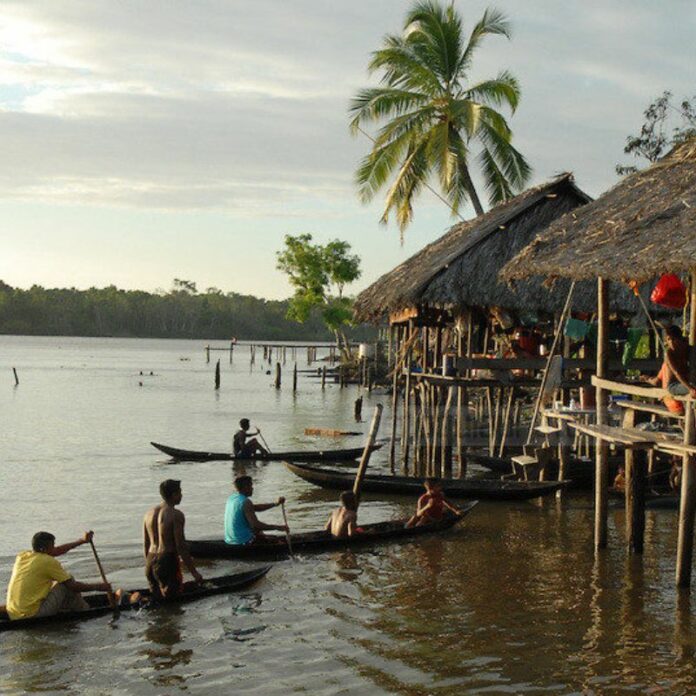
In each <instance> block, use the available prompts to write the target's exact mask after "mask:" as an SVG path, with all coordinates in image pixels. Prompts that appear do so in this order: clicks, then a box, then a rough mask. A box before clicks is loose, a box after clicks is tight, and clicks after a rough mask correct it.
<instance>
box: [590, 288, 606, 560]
mask: <svg viewBox="0 0 696 696" xmlns="http://www.w3.org/2000/svg"><path fill="white" fill-rule="evenodd" d="M608 292H609V282H608V281H607V280H605V279H604V278H597V367H596V370H595V371H596V374H597V377H599V378H605V377H606V376H607V357H608V343H609V342H608V333H609V298H608ZM595 401H596V408H597V425H606V422H607V392H606V391H605V390H604V389H602V388H601V387H597V388H596V396H595ZM608 487H609V448H608V445H607V443H606V442H604V441H603V440H600V439H599V438H597V439H596V440H595V528H594V543H595V549H603V548H606V545H607V513H608V495H609V494H608V491H607V489H608Z"/></svg>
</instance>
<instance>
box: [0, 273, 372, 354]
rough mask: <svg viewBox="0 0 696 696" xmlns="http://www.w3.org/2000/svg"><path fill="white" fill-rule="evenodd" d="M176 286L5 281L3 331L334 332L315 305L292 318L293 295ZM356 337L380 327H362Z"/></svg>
mask: <svg viewBox="0 0 696 696" xmlns="http://www.w3.org/2000/svg"><path fill="white" fill-rule="evenodd" d="M182 282H184V283H185V284H187V285H183V286H182V285H177V284H175V285H174V289H173V290H172V291H171V292H168V293H164V292H159V293H148V292H143V291H141V290H119V289H118V288H117V287H115V286H113V285H110V286H108V287H105V288H90V289H89V290H76V289H75V288H70V289H46V288H43V287H41V286H39V285H34V286H32V287H31V288H30V289H29V290H21V289H19V288H13V287H11V286H10V285H7V284H5V283H3V282H2V281H0V333H2V334H28V335H61V336H124V337H143V338H205V339H224V340H229V339H230V338H232V337H233V336H235V337H237V338H239V339H241V340H244V339H257V340H312V341H313V340H322V341H325V340H329V339H331V338H332V336H331V334H330V333H329V331H328V330H327V326H326V324H325V321H324V317H322V315H321V313H320V312H319V311H317V310H316V309H314V308H311V307H310V308H309V311H308V312H307V314H306V315H305V320H304V322H305V323H304V324H297V323H296V322H294V321H290V320H289V319H288V318H287V316H286V315H287V314H288V309H289V307H290V303H289V301H288V300H282V301H276V300H263V299H259V298H257V297H253V296H251V295H240V294H238V293H234V292H230V293H227V294H224V293H223V292H222V291H220V290H219V289H217V288H208V290H206V291H205V292H204V293H197V292H196V289H195V283H191V282H190V281H182ZM353 333H354V337H355V338H363V337H369V336H371V335H372V334H373V330H372V329H370V328H367V327H359V328H356V329H355V330H354V332H353Z"/></svg>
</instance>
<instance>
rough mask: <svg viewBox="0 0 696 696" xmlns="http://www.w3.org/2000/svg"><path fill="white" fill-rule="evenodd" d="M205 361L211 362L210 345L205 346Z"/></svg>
mask: <svg viewBox="0 0 696 696" xmlns="http://www.w3.org/2000/svg"><path fill="white" fill-rule="evenodd" d="M205 361H206V362H207V363H209V362H210V346H206V347H205Z"/></svg>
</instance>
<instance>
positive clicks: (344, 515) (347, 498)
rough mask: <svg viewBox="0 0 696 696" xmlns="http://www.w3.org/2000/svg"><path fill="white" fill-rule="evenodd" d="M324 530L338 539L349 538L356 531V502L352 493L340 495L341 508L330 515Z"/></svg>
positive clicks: (344, 492)
mask: <svg viewBox="0 0 696 696" xmlns="http://www.w3.org/2000/svg"><path fill="white" fill-rule="evenodd" d="M324 529H326V530H327V531H329V532H331V536H333V537H338V538H345V537H351V536H353V535H354V534H355V533H356V532H357V531H358V501H357V499H356V497H355V494H354V493H353V491H343V493H341V507H340V508H339V509H338V510H334V511H333V512H332V513H331V515H330V517H329V521H328V522H327V523H326V527H325V528H324Z"/></svg>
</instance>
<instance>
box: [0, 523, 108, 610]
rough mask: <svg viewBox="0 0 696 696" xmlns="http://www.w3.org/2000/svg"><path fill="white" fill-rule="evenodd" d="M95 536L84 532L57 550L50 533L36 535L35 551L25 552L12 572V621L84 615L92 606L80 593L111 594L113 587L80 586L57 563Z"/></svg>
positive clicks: (9, 593) (9, 594) (9, 592)
mask: <svg viewBox="0 0 696 696" xmlns="http://www.w3.org/2000/svg"><path fill="white" fill-rule="evenodd" d="M92 535H93V532H85V533H84V534H83V535H82V538H80V539H78V540H77V541H71V542H68V543H67V544H63V545H61V546H56V545H55V541H56V538H55V536H54V535H53V534H51V533H50V532H37V533H36V534H34V536H33V538H32V540H31V548H32V550H31V551H22V552H21V553H20V554H19V555H18V556H17V558H16V559H15V563H14V567H13V568H12V577H11V578H10V584H9V585H8V587H7V600H6V602H7V603H6V607H5V610H6V611H7V614H8V616H9V617H10V619H11V620H16V619H27V618H29V617H32V616H52V615H53V614H58V613H59V612H62V611H83V610H85V609H89V605H88V604H87V602H86V601H85V600H84V599H83V597H82V595H81V594H80V593H81V592H89V591H90V590H96V591H100V592H111V585H110V584H109V583H106V582H95V583H85V582H78V581H77V580H75V579H74V578H73V577H72V575H70V573H68V572H67V571H66V570H65V569H64V568H63V566H62V565H61V564H60V562H59V561H58V560H57V559H56V556H62V555H63V554H65V553H67V552H68V551H70V550H71V549H74V548H75V547H76V546H81V545H82V544H88V543H89V542H90V541H91V540H92ZM119 594H120V593H119Z"/></svg>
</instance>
